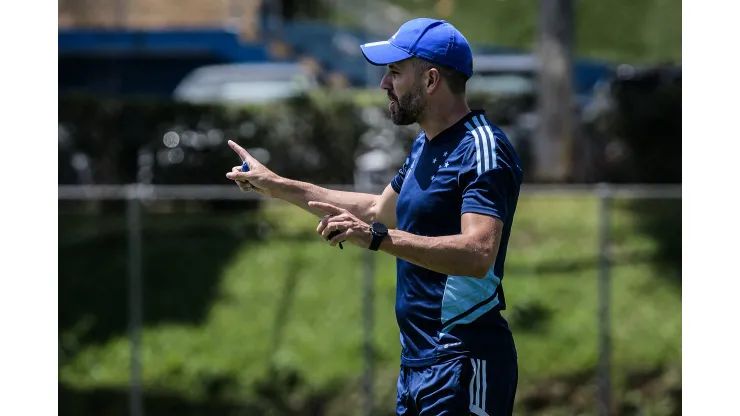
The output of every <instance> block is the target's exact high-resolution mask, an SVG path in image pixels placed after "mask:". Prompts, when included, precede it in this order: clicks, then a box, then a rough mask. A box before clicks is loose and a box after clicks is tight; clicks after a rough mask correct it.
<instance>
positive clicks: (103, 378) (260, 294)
mask: <svg viewBox="0 0 740 416" xmlns="http://www.w3.org/2000/svg"><path fill="white" fill-rule="evenodd" d="M635 220H636V218H635V217H634V215H633V214H632V213H631V211H629V210H628V209H625V208H623V207H622V206H621V205H617V206H616V209H615V211H614V220H613V227H612V229H613V235H614V245H613V247H612V249H613V253H614V256H615V264H614V267H613V269H612V279H613V291H612V301H613V312H612V316H613V319H612V325H613V342H614V365H615V382H616V383H617V386H621V385H622V384H623V380H624V378H625V376H626V375H627V373H628V371H632V370H640V369H653V368H656V367H667V368H671V369H674V370H675V371H677V372H678V373H679V376H678V377H679V381H678V382H679V383H680V366H681V293H680V290H681V289H680V284H678V285H676V284H675V283H672V282H671V281H669V280H666V279H661V278H659V276H658V274H659V273H660V272H658V271H657V270H656V268H655V265H653V264H651V263H650V262H644V261H643V262H641V261H633V260H630V259H631V258H633V257H634V256H635V255H639V256H638V257H639V258H644V257H647V258H650V256H651V255H652V253H655V252H656V250H657V249H658V247H657V244H656V242H655V241H654V240H653V239H652V238H650V237H649V236H646V235H644V234H642V233H640V232H637V229H636V225H635V224H636V222H635ZM75 221H78V222H82V221H81V218H78V217H74V218H72V217H69V218H66V221H65V217H60V224H62V223H65V224H67V227H66V228H63V229H64V230H65V232H64V233H62V232H60V245H63V244H64V241H65V240H69V241H73V242H74V244H80V239H81V238H82V237H81V236H80V235H82V236H83V237H84V238H87V239H92V240H93V242H94V241H95V238H96V236H95V233H94V232H91V231H90V229H89V228H80V229H79V231H80V235H76V234H75V232H74V229H75V227H74V222H75ZM85 222H90V221H89V219H88V221H85ZM240 222H245V223H250V224H253V223H260V224H262V225H268V227H269V229H271V230H272V231H271V233H272V234H268V237H267V238H266V239H264V240H255V239H252V238H249V239H245V238H232V237H225V236H222V237H220V238H221V239H222V240H223V241H222V242H220V243H218V244H216V242H208V241H204V240H198V239H197V238H196V237H197V236H196V237H193V238H196V239H195V240H188V239H183V238H177V237H172V238H174V242H175V243H177V245H176V246H175V248H164V247H159V246H158V245H159V244H163V243H159V241H160V240H158V238H163V237H162V236H166V235H169V234H172V233H177V232H182V229H187V228H188V226H187V224H190V225H191V226H192V227H195V226H196V223H195V222H188V221H185V220H183V219H182V218H178V217H177V216H173V215H166V214H165V215H156V216H154V215H152V216H150V217H148V221H147V224H149V225H152V228H156V229H158V233H159V234H157V233H153V234H151V235H149V236H148V237H145V244H147V248H146V250H145V254H147V253H148V257H147V258H149V259H151V260H150V261H152V262H156V261H162V260H161V258H162V257H165V258H166V259H167V260H166V261H167V262H170V263H172V266H171V267H175V265H176V264H178V263H179V262H186V261H193V262H196V263H197V262H200V260H198V256H199V254H198V253H199V247H200V249H201V250H202V249H204V248H205V247H203V245H204V244H213V245H214V247H216V246H217V247H225V248H228V249H229V250H230V252H229V253H228V255H227V256H226V257H225V258H226V260H225V261H224V263H223V264H220V265H219V266H218V267H211V268H210V269H209V270H210V272H209V271H203V270H200V271H198V273H201V274H203V276H200V275H198V276H187V268H185V269H182V270H180V271H179V272H178V276H181V279H182V280H181V281H182V283H180V280H178V279H170V278H169V277H168V276H167V274H168V271H167V270H170V269H168V268H167V267H159V268H157V269H156V270H159V272H158V273H159V274H161V275H158V276H151V275H148V276H146V278H147V279H153V280H157V279H164V281H167V282H170V283H167V284H168V285H170V286H167V287H164V288H161V287H160V291H159V292H157V293H158V294H157V295H156V296H159V298H158V299H155V300H151V299H150V300H151V301H153V302H160V303H162V302H164V303H166V304H168V305H175V306H177V307H178V308H187V307H188V305H187V304H184V303H186V302H185V301H184V300H181V299H178V298H172V299H167V296H168V295H167V294H168V293H171V294H174V295H173V296H177V295H176V293H179V292H178V290H185V289H183V287H191V286H192V287H197V286H196V285H195V284H194V283H188V282H191V281H196V282H197V279H200V278H201V277H202V278H203V279H206V278H208V279H213V281H214V282H215V283H214V284H215V285H216V287H215V289H214V290H213V294H212V297H211V298H209V301H208V302H207V308H206V309H205V311H204V313H203V315H202V316H201V317H200V318H198V319H191V320H190V321H188V320H185V321H183V320H180V321H176V320H168V319H159V320H158V321H156V322H148V323H147V326H146V328H145V330H144V335H143V369H144V370H143V372H144V382H145V385H146V388H147V390H148V391H169V392H173V391H174V392H176V393H177V394H179V395H182V396H185V397H188V398H190V399H192V400H198V399H202V398H205V397H206V396H208V385H209V384H208V380H212V379H225V380H228V383H227V384H228V387H227V388H226V390H225V391H223V392H221V393H220V394H221V396H222V397H223V398H228V399H233V400H249V399H250V398H251V399H255V398H256V397H257V396H258V395H259V394H258V393H257V391H258V390H257V389H258V388H259V386H261V385H262V383H264V382H265V381H266V380H270V379H272V378H273V377H275V375H276V374H278V375H285V374H295V375H297V376H298V378H299V379H300V380H301V383H300V389H299V391H297V392H293V393H290V394H292V395H297V396H306V395H310V394H313V393H316V392H322V391H332V389H336V388H342V387H343V386H344V387H345V388H348V386H351V385H353V384H352V383H355V382H356V380H357V379H358V377H359V376H360V374H361V372H362V368H363V363H362V344H361V342H362V317H361V305H362V298H361V296H362V277H363V276H362V267H361V265H362V260H363V258H364V256H365V254H366V252H365V251H363V250H360V249H358V248H356V247H353V246H350V247H347V246H345V249H344V250H339V249H338V248H332V247H329V246H327V245H326V244H324V243H323V242H321V241H319V240H318V237H314V235H313V230H314V229H315V226H316V220H315V219H314V217H313V216H311V215H310V214H307V213H305V212H304V211H301V210H299V209H297V208H294V207H292V206H288V205H286V204H282V203H275V204H270V205H268V206H267V207H266V208H263V209H262V210H261V211H260V212H259V214H245V215H233V214H229V215H224V216H223V217H222V221H221V223H220V225H219V222H217V221H215V222H214V221H212V220H211V222H210V223H206V224H205V225H203V224H202V223H201V222H197V224H200V225H199V226H200V227H209V228H219V227H220V229H222V230H230V229H231V228H233V227H236V226H235V225H234V224H238V223H240ZM60 227H61V225H60ZM112 229H115V227H110V226H108V227H106V228H105V229H101V231H100V232H101V233H103V232H106V233H110V232H111V230H112ZM178 229H179V230H181V231H176V230H178ZM60 230H62V228H60ZM168 230H169V231H168ZM596 230H597V205H596V201H595V200H594V199H592V198H588V197H583V198H572V197H568V198H565V197H549V196H548V197H523V198H522V200H521V202H520V206H519V209H518V211H517V217H516V219H515V224H514V232H513V237H512V241H511V242H510V250H509V253H508V256H507V270H506V276H505V278H504V288H505V290H506V297H507V303H508V304H509V306H510V309H509V310H508V311H507V312H506V315H507V317H509V319H510V322H511V325H512V328H513V330H514V333H515V339H516V344H517V348H518V351H519V357H520V379H521V383H520V386H521V387H520V388H521V390H522V391H524V392H526V391H527V390H528V389H530V388H531V387H532V386H536V385H537V383H540V382H543V380H549V379H557V378H559V377H567V376H570V375H574V374H578V375H583V374H586V375H587V376H588V375H590V374H592V372H593V368H594V366H595V364H596V360H597V332H596V330H597V321H596V316H597V315H596V312H597V309H596V276H597V269H596V263H595V258H596V253H597V252H596V249H597V235H596ZM123 235H124V236H125V234H123ZM158 236H159V237H158ZM121 238H123V237H121ZM209 238H211V239H214V238H217V237H209ZM188 241H190V242H188ZM70 244H72V243H70ZM188 244H192V245H193V247H190V248H187V247H186V246H187V245H188ZM197 245H200V246H197ZM123 247H125V246H123ZM69 249H70V250H74V247H71V248H69ZM168 250H169V251H168ZM172 250H174V251H172ZM213 250H215V248H213ZM173 252H174V253H177V252H182V253H186V256H188V257H189V258H190V259H189V260H187V259H178V258H177V256H176V255H173V254H172V253H173ZM155 253H156V254H155ZM206 253H208V252H206ZM98 254H99V255H101V256H103V255H104V254H105V253H98ZM81 255H88V256H89V254H85V253H82V254H81ZM119 255H120V254H119ZM205 255H207V254H204V256H205ZM85 258H87V257H85ZM157 259H159V260H157ZM70 261H71V260H70ZM85 261H88V260H84V261H83V260H76V261H75V262H72V263H70V265H68V266H65V267H66V268H62V269H61V274H60V283H61V284H62V285H64V284H65V283H64V279H70V278H71V277H72V275H71V274H72V273H75V278H77V279H106V276H104V275H95V276H93V275H90V274H86V273H93V272H91V271H89V272H86V269H85V267H86V266H85V264H87V263H84V262H85ZM89 261H92V260H89ZM203 261H205V257H204V258H203ZM374 265H375V271H376V273H375V297H376V299H375V300H376V302H375V325H376V327H375V333H374V339H375V342H376V348H377V357H378V372H377V385H378V395H379V397H383V399H382V400H384V401H385V402H384V403H382V404H380V406H381V407H382V408H383V409H385V410H388V409H392V404H393V403H392V397H390V398H389V395H392V394H393V392H394V389H395V377H396V374H397V369H398V354H399V340H398V328H397V325H396V322H395V316H394V300H395V278H396V277H395V260H394V258H392V257H391V256H388V255H386V254H383V253H380V254H377V255H375V264H374ZM188 267H190V266H188ZM90 270H93V269H90ZM96 270H97V269H96ZM206 274H208V276H206ZM211 274H212V275H211ZM119 275H120V276H125V274H124V273H123V272H120V271H119ZM120 278H123V277H120ZM168 279H169V280H168ZM162 284H164V283H162ZM188 285H190V286H188ZM180 286H182V287H180ZM193 290H196V291H197V290H202V289H193ZM118 296H120V297H122V298H123V299H125V297H126V293H125V291H123V292H121V293H119V294H118ZM152 296H154V295H150V297H152ZM173 307H174V306H173ZM531 311H535V313H532V312H531ZM537 311H540V312H539V314H538V313H536V312H537ZM121 314H123V315H125V314H126V311H121ZM146 314H147V311H145V315H146ZM165 315H166V314H165ZM80 319H82V317H81V318H80ZM98 324H99V325H105V323H104V322H102V323H100V322H99V323H98ZM60 331H62V334H65V333H66V334H67V338H70V337H72V338H74V335H73V331H72V330H71V329H68V328H60ZM70 334H72V335H70ZM67 343H68V344H69V342H67ZM72 343H73V342H72ZM79 343H80V344H81V345H79V346H78V347H76V348H74V353H70V354H69V356H68V357H66V358H65V359H64V360H61V361H60V369H59V377H60V381H61V382H62V383H64V384H65V385H68V386H73V387H75V388H82V389H86V388H87V389H89V388H97V387H102V386H105V387H113V388H121V389H125V388H126V386H127V382H128V376H129V369H128V364H129V341H128V339H127V336H126V333H125V332H122V331H117V332H116V331H113V332H112V333H111V335H109V336H108V337H107V338H105V339H103V340H101V341H99V342H85V341H84V339H83V340H82V341H80V342H79ZM522 397H523V396H522ZM389 400H391V401H389ZM389 406H391V407H389Z"/></svg>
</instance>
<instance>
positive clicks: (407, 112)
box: [389, 82, 426, 126]
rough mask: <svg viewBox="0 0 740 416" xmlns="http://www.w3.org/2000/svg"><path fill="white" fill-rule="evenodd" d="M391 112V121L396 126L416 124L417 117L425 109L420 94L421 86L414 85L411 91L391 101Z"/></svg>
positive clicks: (424, 103)
mask: <svg viewBox="0 0 740 416" xmlns="http://www.w3.org/2000/svg"><path fill="white" fill-rule="evenodd" d="M389 108H390V111H391V120H392V121H393V124H395V125H397V126H408V125H410V124H414V123H417V122H418V121H419V117H421V114H422V113H423V112H424V110H425V109H426V100H425V99H424V94H423V92H422V88H421V85H418V83H416V82H415V83H414V85H412V86H411V90H410V91H409V92H407V93H406V94H404V95H402V96H401V97H399V98H398V99H397V100H393V101H391V104H390V105H389Z"/></svg>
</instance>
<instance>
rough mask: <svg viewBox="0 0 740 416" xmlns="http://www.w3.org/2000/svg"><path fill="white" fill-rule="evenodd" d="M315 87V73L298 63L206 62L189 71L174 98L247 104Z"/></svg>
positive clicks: (298, 92)
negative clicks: (212, 63)
mask: <svg viewBox="0 0 740 416" xmlns="http://www.w3.org/2000/svg"><path fill="white" fill-rule="evenodd" d="M316 87H318V81H317V78H316V76H315V75H314V74H313V73H312V72H311V71H310V70H309V69H308V68H307V67H305V66H304V65H302V64H299V63H239V64H223V65H208V66H203V67H200V68H197V69H195V70H193V71H192V72H191V73H189V74H188V75H187V76H185V78H183V80H182V81H181V82H180V83H179V84H178V86H177V87H176V88H175V90H174V92H173V96H174V99H175V100H177V101H184V102H190V103H200V104H205V103H209V104H219V103H225V104H247V103H258V104H261V103H266V102H272V101H279V100H284V99H287V98H290V97H294V96H298V95H301V94H304V93H306V92H308V91H310V90H312V89H314V88H316Z"/></svg>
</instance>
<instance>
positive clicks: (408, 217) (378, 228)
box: [226, 19, 522, 416]
mask: <svg viewBox="0 0 740 416" xmlns="http://www.w3.org/2000/svg"><path fill="white" fill-rule="evenodd" d="M361 48H362V52H363V54H364V55H365V58H366V59H367V60H368V61H369V62H370V63H372V64H374V65H387V67H388V70H387V72H386V74H385V76H384V77H383V80H382V81H381V83H380V86H381V88H383V89H385V90H386V91H387V94H388V98H389V99H390V104H389V109H390V113H391V117H392V119H393V122H394V123H395V124H397V125H409V124H411V123H419V125H420V127H421V129H422V132H421V133H420V134H419V136H418V137H417V138H416V140H415V141H414V143H413V146H412V149H411V152H410V154H409V156H408V158H407V159H406V162H405V163H404V164H403V166H402V167H401V168H400V170H399V171H398V174H397V175H396V176H395V178H394V179H393V180H392V181H391V183H390V184H389V185H388V186H387V188H386V189H385V191H384V192H383V193H382V194H381V195H369V194H362V193H352V192H340V191H334V190H329V189H324V188H320V187H318V186H315V185H312V184H308V183H303V182H297V181H293V180H289V179H286V178H283V177H280V176H278V175H276V174H275V173H273V172H271V171H270V170H268V169H267V168H266V167H265V166H263V165H261V164H260V163H259V162H257V161H256V160H255V159H254V158H252V157H251V156H250V155H249V154H248V153H247V152H246V151H245V150H244V149H242V148H241V147H239V146H238V145H237V144H235V143H233V142H229V145H230V146H231V147H232V148H233V149H234V150H235V151H236V152H237V153H238V154H239V155H240V156H241V157H242V160H244V161H246V162H247V164H248V165H249V168H250V171H249V172H240V167H235V168H234V169H233V170H232V172H229V173H228V174H227V175H226V176H227V177H228V178H229V179H232V180H235V181H236V182H237V184H239V186H240V187H241V188H242V190H245V191H248V190H254V191H256V192H259V193H261V194H263V195H266V196H270V197H276V198H281V199H283V200H285V201H288V202H291V203H293V204H295V205H297V206H299V207H301V208H303V209H306V210H308V211H310V212H312V213H314V214H316V215H318V216H320V217H321V216H324V215H325V214H329V215H328V216H325V217H324V218H323V219H322V220H321V222H320V223H319V225H318V227H317V232H318V233H320V234H321V235H322V236H323V237H324V238H325V239H327V237H328V236H329V235H330V234H331V233H333V232H335V231H338V232H339V234H338V235H336V236H334V237H333V238H331V239H329V241H330V244H331V245H332V246H333V245H336V244H337V243H339V242H342V241H346V242H350V243H353V244H355V245H357V246H359V247H361V248H364V249H368V248H369V249H370V250H380V251H384V252H386V253H388V254H391V255H393V256H395V257H397V290H396V316H397V321H398V325H399V328H400V332H401V347H402V351H401V372H400V375H399V378H398V395H397V402H396V405H397V407H396V408H397V414H399V415H461V414H470V413H472V414H476V415H491V416H493V415H510V414H512V410H513V405H514V396H515V392H516V385H517V378H518V366H517V356H516V349H515V346H514V341H513V337H512V334H511V332H510V331H509V328H508V325H507V323H506V320H505V319H504V318H503V317H502V316H501V314H500V311H501V310H503V309H504V308H505V305H506V303H505V300H504V291H503V287H502V286H501V280H502V278H503V276H504V260H505V257H506V248H507V244H508V241H509V234H510V232H511V225H512V220H513V217H514V211H515V209H516V205H517V200H518V196H519V188H520V185H521V181H522V169H521V166H520V165H521V164H520V161H519V157H518V156H517V154H516V152H515V151H514V149H513V147H512V146H511V144H510V143H509V141H508V139H507V138H506V135H505V134H504V133H503V132H502V131H501V130H500V129H498V128H497V127H495V126H493V125H492V124H491V123H490V122H489V121H488V120H487V119H486V117H485V114H484V112H483V111H471V110H470V109H469V107H468V105H467V103H466V100H465V83H466V81H467V79H468V78H469V77H470V76H471V75H472V72H473V62H472V52H471V49H470V46H469V45H468V43H467V41H466V40H465V38H464V37H463V35H462V34H461V33H460V32H458V31H457V30H456V29H455V28H454V27H453V26H452V25H451V24H449V23H446V22H444V21H438V20H432V19H415V20H411V21H409V22H407V23H405V24H404V25H403V26H401V28H400V29H399V31H398V32H397V33H396V34H395V35H393V37H391V39H390V40H388V41H382V42H373V43H368V44H365V45H362V46H361Z"/></svg>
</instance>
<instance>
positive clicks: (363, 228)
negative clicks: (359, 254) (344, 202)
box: [308, 201, 373, 248]
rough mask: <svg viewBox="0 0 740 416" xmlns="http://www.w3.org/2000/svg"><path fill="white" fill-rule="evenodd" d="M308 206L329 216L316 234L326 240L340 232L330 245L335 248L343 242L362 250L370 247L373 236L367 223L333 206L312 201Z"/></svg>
mask: <svg viewBox="0 0 740 416" xmlns="http://www.w3.org/2000/svg"><path fill="white" fill-rule="evenodd" d="M308 206H310V207H315V208H318V209H320V210H322V211H324V212H326V213H327V214H329V215H327V216H326V217H324V219H322V220H321V222H319V226H318V227H316V232H317V233H319V234H320V235H321V236H322V237H323V238H324V240H326V239H327V238H328V237H329V234H331V233H332V232H334V231H339V234H337V235H336V236H334V237H333V238H332V239H331V240H329V244H330V245H332V246H335V245H337V244H339V243H341V242H344V241H349V242H350V243H352V244H354V245H356V246H358V247H361V248H368V247H370V243H371V242H372V240H373V235H372V233H371V232H370V225H369V224H367V223H366V222H364V221H362V220H360V219H359V218H357V217H355V216H354V215H352V214H351V213H350V212H349V211H347V210H346V209H342V208H338V207H335V206H334V205H331V204H325V203H323V202H318V201H311V202H309V203H308Z"/></svg>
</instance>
